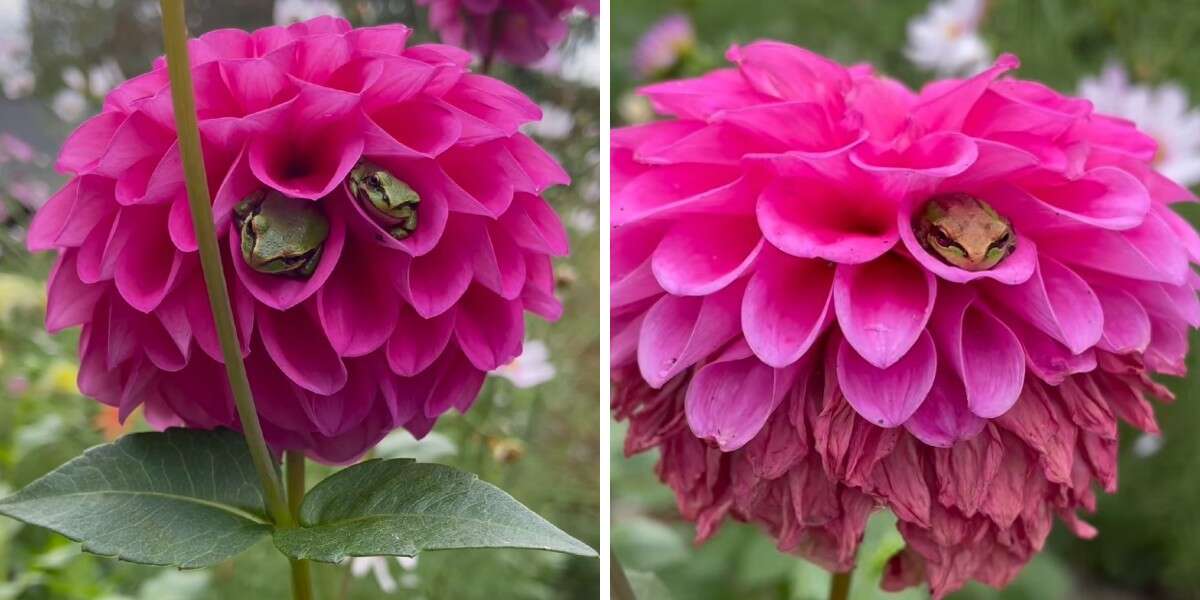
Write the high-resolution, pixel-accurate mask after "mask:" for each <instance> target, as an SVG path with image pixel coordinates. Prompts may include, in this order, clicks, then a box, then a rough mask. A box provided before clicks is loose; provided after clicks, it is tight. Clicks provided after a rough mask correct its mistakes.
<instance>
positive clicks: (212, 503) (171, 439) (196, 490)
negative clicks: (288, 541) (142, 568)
mask: <svg viewBox="0 0 1200 600" xmlns="http://www.w3.org/2000/svg"><path fill="white" fill-rule="evenodd" d="M263 505H264V503H263V499H262V493H261V489H260V487H259V483H258V478H257V476H256V474H255V471H254V466H253V464H252V463H251V461H250V453H249V451H248V450H247V448H246V442H245V441H244V440H243V439H242V436H241V435H239V434H237V433H234V432H232V431H228V430H217V431H198V430H192V429H168V430H167V431H165V432H161V433H159V432H153V433H135V434H131V435H127V436H125V437H123V438H121V439H120V440H117V441H116V442H115V443H112V444H105V445H103V446H96V447H95V448H91V449H90V450H87V451H86V452H84V453H83V455H82V456H79V457H77V458H74V459H72V460H71V461H69V462H67V463H66V464H64V465H62V466H60V467H59V468H57V469H55V470H54V471H51V472H50V473H48V474H47V475H45V476H44V477H42V478H41V479H38V480H37V481H34V482H33V483H31V484H29V485H28V486H26V487H25V488H24V489H22V490H20V491H18V492H17V493H16V494H14V495H12V496H9V497H8V498H4V499H3V500H0V514H4V515H8V516H10V517H12V518H14V519H18V520H20V521H24V522H26V523H30V524H33V525H39V526H41V527H45V528H47V529H50V530H52V531H55V532H57V533H60V534H62V535H65V536H67V537H68V538H71V539H72V540H75V541H79V542H83V549H84V550H85V551H87V552H92V553H95V554H100V555H104V556H115V557H117V558H119V559H122V560H127V561H129V562H136V563H143V564H151V565H174V566H178V567H182V568H194V567H205V566H210V565H214V564H216V563H219V562H221V561H223V560H225V559H227V558H229V557H231V556H234V555H236V554H238V553H240V552H241V551H242V550H245V549H246V548H247V547H249V546H250V545H251V544H253V543H254V542H256V541H258V540H259V539H261V538H262V537H263V536H264V535H266V534H268V533H270V530H271V525H270V522H269V521H268V519H267V517H266V510H265V509H264V508H263Z"/></svg>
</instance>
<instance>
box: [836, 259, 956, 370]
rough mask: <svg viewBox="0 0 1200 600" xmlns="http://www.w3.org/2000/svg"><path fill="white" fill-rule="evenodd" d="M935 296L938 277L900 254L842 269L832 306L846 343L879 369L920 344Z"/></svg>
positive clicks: (889, 364) (842, 266)
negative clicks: (835, 311) (919, 340)
mask: <svg viewBox="0 0 1200 600" xmlns="http://www.w3.org/2000/svg"><path fill="white" fill-rule="evenodd" d="M936 296H937V283H936V280H935V279H934V277H933V275H932V274H930V273H929V272H927V271H925V270H923V269H921V268H920V267H918V266H917V265H915V264H913V263H912V262H911V261H909V260H908V259H905V258H903V257H900V256H898V255H895V254H888V255H885V256H883V257H880V258H878V259H876V260H874V261H872V262H869V263H866V264H863V265H841V266H839V267H838V269H837V274H836V275H835V276H834V279H833V305H834V307H835V308H836V310H837V319H838V325H839V326H840V327H841V329H842V333H843V335H845V336H846V341H847V342H848V343H849V344H850V345H851V346H853V347H854V349H855V350H856V351H857V354H858V355H859V356H861V357H862V358H864V359H866V361H867V362H869V363H871V364H872V365H875V367H876V368H879V369H886V368H888V367H889V366H891V365H892V364H893V363H895V362H896V361H898V360H900V358H901V357H902V356H904V355H905V354H907V353H908V351H909V349H910V348H912V347H913V344H915V343H917V340H918V338H919V337H920V336H921V334H922V332H923V331H924V330H925V323H926V322H928V320H929V315H930V313H931V312H932V311H933V304H934V300H935V299H936Z"/></svg>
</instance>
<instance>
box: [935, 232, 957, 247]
mask: <svg viewBox="0 0 1200 600" xmlns="http://www.w3.org/2000/svg"><path fill="white" fill-rule="evenodd" d="M933 241H935V242H937V244H938V245H939V246H942V247H944V248H949V247H951V246H954V245H955V243H954V240H952V239H950V236H948V235H946V232H945V231H942V230H941V229H934V230H933Z"/></svg>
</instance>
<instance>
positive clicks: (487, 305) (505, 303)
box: [454, 286, 525, 371]
mask: <svg viewBox="0 0 1200 600" xmlns="http://www.w3.org/2000/svg"><path fill="white" fill-rule="evenodd" d="M460 306H461V308H462V310H460V311H458V312H457V314H456V315H455V320H454V334H455V339H457V340H458V346H459V347H460V348H461V349H462V351H463V354H465V355H466V356H467V359H469V360H470V361H471V364H473V365H475V366H476V367H478V368H479V369H481V370H484V371H490V370H492V369H495V368H497V367H501V366H503V365H506V364H508V363H509V362H511V361H512V360H513V359H514V358H516V357H517V356H518V355H519V354H520V353H521V342H522V341H523V340H524V337H525V323H524V321H523V320H522V318H521V303H520V302H517V301H512V300H505V299H504V298H501V297H500V296H497V295H495V294H493V293H492V292H490V291H488V290H486V289H483V288H481V287H478V286H475V287H472V288H471V289H469V290H467V293H466V294H464V295H463V297H462V301H461V305H460Z"/></svg>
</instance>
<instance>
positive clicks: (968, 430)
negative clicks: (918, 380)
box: [904, 364, 987, 448]
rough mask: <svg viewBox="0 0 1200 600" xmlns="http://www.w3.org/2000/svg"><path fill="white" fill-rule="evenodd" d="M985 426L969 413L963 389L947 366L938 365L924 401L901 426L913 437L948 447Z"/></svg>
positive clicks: (936, 445) (983, 422) (984, 421)
mask: <svg viewBox="0 0 1200 600" xmlns="http://www.w3.org/2000/svg"><path fill="white" fill-rule="evenodd" d="M986 426H987V420H986V419H983V418H981V417H979V416H977V415H976V414H975V413H973V412H971V409H970V407H969V406H968V405H967V390H966V388H964V387H963V384H962V381H961V380H959V379H958V377H957V376H956V375H955V374H954V371H953V369H952V368H951V367H950V365H946V364H940V365H938V370H937V375H936V376H935V378H934V381H933V386H932V387H931V388H930V389H929V394H928V395H927V396H926V397H925V401H924V402H922V403H921V406H920V407H919V408H917V410H916V412H914V413H913V415H912V417H910V418H909V419H908V420H907V421H905V422H904V428H905V429H907V430H908V432H909V433H911V434H913V435H914V436H916V438H917V439H919V440H921V441H922V442H925V443H926V444H929V445H930V446H934V447H938V448H950V447H953V446H954V445H955V444H956V443H958V442H961V441H965V440H970V439H972V438H974V437H975V436H977V435H979V433H980V432H981V431H983V428H984V427H986Z"/></svg>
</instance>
